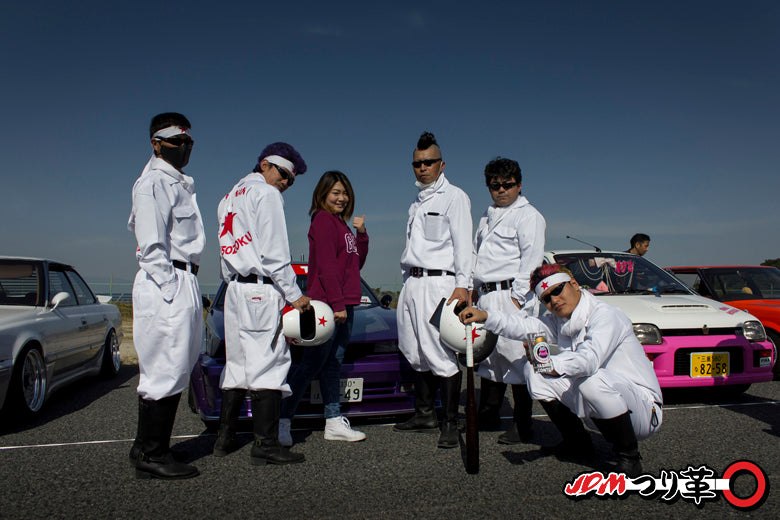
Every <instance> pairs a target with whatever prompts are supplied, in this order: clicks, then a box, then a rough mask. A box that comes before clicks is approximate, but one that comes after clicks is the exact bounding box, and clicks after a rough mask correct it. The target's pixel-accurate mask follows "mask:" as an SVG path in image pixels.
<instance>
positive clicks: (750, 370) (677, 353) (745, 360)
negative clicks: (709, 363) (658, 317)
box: [644, 335, 775, 388]
mask: <svg viewBox="0 0 780 520" xmlns="http://www.w3.org/2000/svg"><path fill="white" fill-rule="evenodd" d="M644 348H645V352H646V353H647V357H648V358H650V359H651V361H652V362H653V367H654V369H655V373H656V376H657V377H658V383H659V384H660V386H661V388H684V387H708V386H726V385H746V384H752V383H760V382H763V381H771V380H772V365H773V364H774V362H775V358H774V356H775V353H774V349H773V348H772V344H771V342H769V341H760V342H755V343H751V342H749V341H748V340H746V339H745V338H744V337H742V336H704V335H702V336H665V337H664V340H663V343H662V344H661V345H644ZM704 352H727V353H728V354H729V373H728V375H724V376H714V377H713V376H706V377H694V376H692V375H691V355H692V354H698V353H704ZM767 358H768V361H767Z"/></svg>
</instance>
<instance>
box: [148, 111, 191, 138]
mask: <svg viewBox="0 0 780 520" xmlns="http://www.w3.org/2000/svg"><path fill="white" fill-rule="evenodd" d="M169 126H183V127H185V128H192V125H191V124H190V121H189V120H188V119H187V118H186V117H184V116H183V115H181V114H179V113H178V112H165V113H162V114H157V115H156V116H154V117H153V118H152V122H151V124H149V137H153V136H154V134H156V133H157V132H159V131H160V130H162V129H163V128H168V127H169Z"/></svg>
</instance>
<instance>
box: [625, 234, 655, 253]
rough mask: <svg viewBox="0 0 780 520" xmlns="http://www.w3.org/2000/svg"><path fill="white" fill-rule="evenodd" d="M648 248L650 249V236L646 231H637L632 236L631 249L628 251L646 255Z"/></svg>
mask: <svg viewBox="0 0 780 520" xmlns="http://www.w3.org/2000/svg"><path fill="white" fill-rule="evenodd" d="M648 249H650V237H649V236H648V235H645V234H644V233H637V234H636V235H634V236H632V237H631V249H629V250H628V251H626V253H632V254H635V255H639V256H644V255H645V253H647V250H648Z"/></svg>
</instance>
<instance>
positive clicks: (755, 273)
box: [703, 267, 780, 301]
mask: <svg viewBox="0 0 780 520" xmlns="http://www.w3.org/2000/svg"><path fill="white" fill-rule="evenodd" d="M703 276H704V278H705V279H706V281H707V285H709V286H710V287H711V288H712V290H713V291H714V292H715V293H716V295H717V298H718V299H719V300H724V301H734V300H757V299H758V300H760V299H780V270H778V269H770V268H762V267H723V268H713V269H704V270H703Z"/></svg>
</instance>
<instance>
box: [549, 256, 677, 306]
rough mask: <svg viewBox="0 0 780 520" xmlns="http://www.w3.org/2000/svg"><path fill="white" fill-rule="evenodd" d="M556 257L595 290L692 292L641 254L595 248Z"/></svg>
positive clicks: (618, 292) (596, 291)
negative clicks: (597, 251) (603, 250)
mask: <svg viewBox="0 0 780 520" xmlns="http://www.w3.org/2000/svg"><path fill="white" fill-rule="evenodd" d="M554 257H555V261H556V262H557V263H559V264H561V265H564V266H565V267H566V268H567V269H569V271H571V272H572V274H573V275H574V278H575V279H576V280H577V283H579V284H580V286H581V287H582V288H583V289H587V290H588V291H590V292H591V293H593V294H605V295H609V294H675V293H677V294H691V291H690V290H689V289H688V288H686V287H685V286H684V285H683V284H682V283H680V282H679V281H678V280H677V279H676V278H674V277H673V276H672V275H670V274H669V273H667V272H666V271H664V270H663V269H661V268H660V267H658V266H657V265H655V264H653V263H652V262H649V261H648V260H645V259H644V258H642V257H641V256H637V255H630V254H622V253H601V252H599V253H595V252H594V253H562V254H556V255H554Z"/></svg>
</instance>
